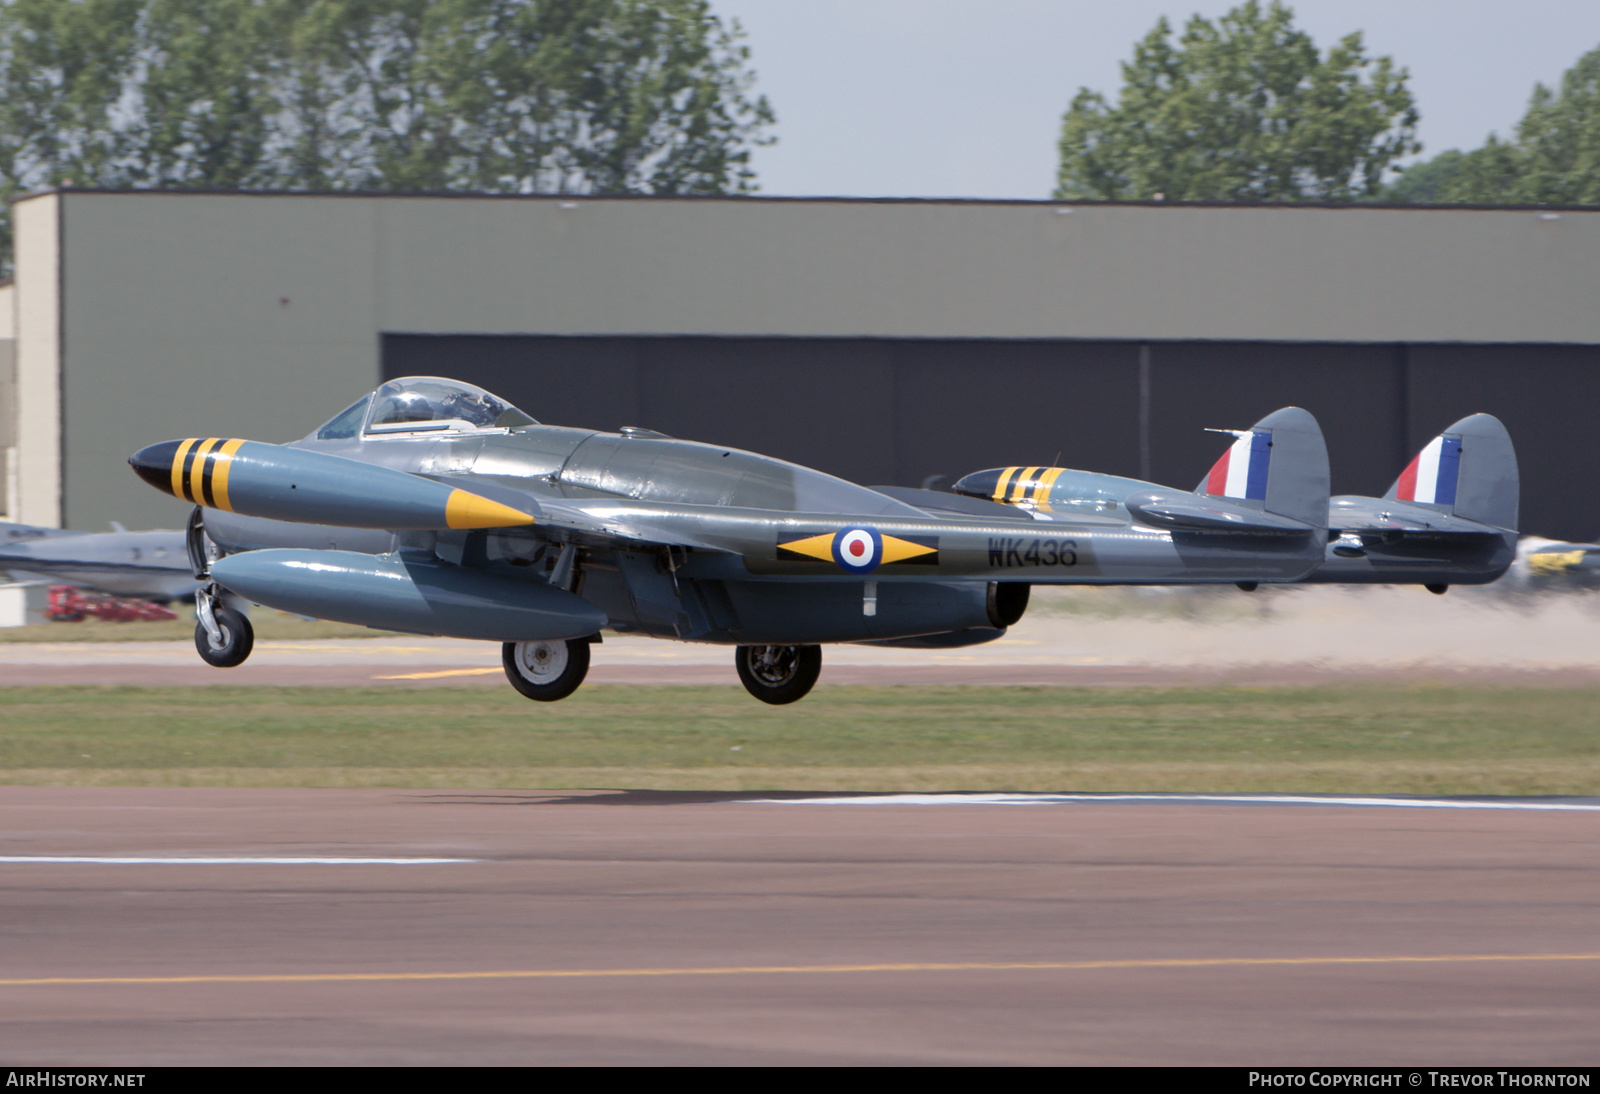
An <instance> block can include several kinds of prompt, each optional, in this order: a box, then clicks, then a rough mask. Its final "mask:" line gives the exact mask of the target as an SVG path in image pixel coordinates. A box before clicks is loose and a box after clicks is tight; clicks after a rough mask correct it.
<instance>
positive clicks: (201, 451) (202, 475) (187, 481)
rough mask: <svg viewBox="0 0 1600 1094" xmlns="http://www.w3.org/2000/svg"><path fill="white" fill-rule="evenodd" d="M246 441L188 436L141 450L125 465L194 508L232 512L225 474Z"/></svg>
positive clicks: (226, 475) (151, 483) (226, 474)
mask: <svg viewBox="0 0 1600 1094" xmlns="http://www.w3.org/2000/svg"><path fill="white" fill-rule="evenodd" d="M244 443H245V442H244V441H242V440H228V439H226V438H223V437H205V438H200V437H190V438H188V439H187V440H182V441H167V442H166V443H164V444H158V445H151V446H150V447H149V448H146V449H143V450H141V451H140V452H139V453H138V455H136V456H135V457H134V458H133V459H131V460H129V461H128V462H129V463H130V464H132V465H133V469H134V471H136V472H138V474H139V477H140V478H142V479H144V480H145V481H146V482H148V483H149V484H150V485H151V486H154V487H156V488H157V489H159V490H161V491H163V492H165V493H168V494H171V495H172V496H173V497H175V498H181V499H183V500H184V501H187V502H193V503H194V504H196V505H204V506H208V507H210V508H212V509H225V510H227V511H228V512H230V513H231V512H233V506H232V505H231V504H230V502H229V498H228V473H229V471H230V470H232V466H233V457H234V454H235V453H237V452H238V451H239V447H240V446H241V445H243V444H244Z"/></svg>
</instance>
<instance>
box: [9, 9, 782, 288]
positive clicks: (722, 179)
mask: <svg viewBox="0 0 1600 1094" xmlns="http://www.w3.org/2000/svg"><path fill="white" fill-rule="evenodd" d="M740 39H741V35H740V31H739V28H738V26H737V24H732V25H729V26H724V25H723V24H722V22H721V21H720V20H719V19H718V18H717V16H716V15H714V14H713V13H712V12H711V9H710V6H709V2H708V0H0V201H9V200H10V199H11V198H12V197H13V196H15V194H17V193H18V192H19V191H26V190H30V189H37V188H41V187H47V186H57V185H61V184H63V183H64V182H66V181H67V180H71V181H72V182H74V183H75V184H77V185H82V186H108V187H165V188H171V187H221V188H247V189H290V190H295V189H300V190H376V191H393V190H399V191H411V192H416V191H432V190H439V191H445V190H472V191H480V192H492V193H624V192H632V193H657V194H718V193H742V192H748V191H750V190H753V189H754V188H755V176H754V173H753V172H752V171H751V170H750V151H751V149H752V148H753V147H754V146H756V145H759V144H763V143H766V141H767V139H768V138H766V137H765V136H764V135H763V134H764V131H765V130H766V129H767V128H768V127H769V126H770V125H771V124H772V121H773V115H772V110H771V108H770V107H769V106H768V104H767V101H766V99H765V98H762V97H759V96H756V97H752V95H751V88H752V85H753V82H754V74H753V73H751V72H750V71H749V68H748V62H749V50H748V49H747V48H746V47H745V46H743V45H742V44H741V41H740ZM10 250H11V240H10V222H9V209H7V208H3V207H0V273H3V271H5V270H6V269H7V268H8V267H9V258H10Z"/></svg>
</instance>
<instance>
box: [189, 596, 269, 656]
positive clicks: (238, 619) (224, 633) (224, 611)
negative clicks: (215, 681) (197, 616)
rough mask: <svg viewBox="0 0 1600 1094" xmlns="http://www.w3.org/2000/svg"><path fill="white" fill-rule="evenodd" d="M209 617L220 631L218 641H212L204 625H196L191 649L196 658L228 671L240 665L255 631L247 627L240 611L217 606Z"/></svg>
mask: <svg viewBox="0 0 1600 1094" xmlns="http://www.w3.org/2000/svg"><path fill="white" fill-rule="evenodd" d="M211 617H212V619H213V620H214V621H215V622H216V624H217V630H218V631H220V632H221V634H220V641H216V642H213V641H212V640H211V636H210V635H209V634H208V633H206V625H205V624H204V623H196V624H195V625H194V648H195V649H196V650H198V651H200V659H201V660H202V661H204V662H205V663H206V664H208V665H211V666H213V667H215V668H219V669H231V668H233V667H234V666H235V665H242V664H244V660H245V658H246V657H249V656H250V651H251V649H253V648H254V647H255V644H256V632H255V628H253V627H252V626H250V620H249V618H247V617H246V616H245V614H244V613H243V612H236V611H234V610H233V609H232V608H225V607H223V606H222V605H221V604H217V605H215V606H213V607H212V609H211Z"/></svg>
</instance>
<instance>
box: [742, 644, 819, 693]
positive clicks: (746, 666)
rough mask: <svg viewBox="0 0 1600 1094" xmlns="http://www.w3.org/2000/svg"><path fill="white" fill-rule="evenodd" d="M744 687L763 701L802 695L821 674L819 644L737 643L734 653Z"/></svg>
mask: <svg viewBox="0 0 1600 1094" xmlns="http://www.w3.org/2000/svg"><path fill="white" fill-rule="evenodd" d="M733 663H734V665H735V666H736V667H737V668H738V670H739V682H740V683H742V684H744V689H745V690H746V691H748V692H749V693H750V694H751V695H754V696H755V697H756V698H757V699H760V700H761V701H762V702H763V703H772V704H773V705H775V706H776V705H780V704H783V703H792V702H794V701H795V700H796V699H802V698H804V697H805V694H806V692H808V691H810V690H811V688H812V686H813V685H814V684H816V682H817V677H818V676H820V675H822V647H821V646H740V647H739V648H738V650H737V651H736V652H735V653H734V655H733Z"/></svg>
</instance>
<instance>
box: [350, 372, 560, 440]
mask: <svg viewBox="0 0 1600 1094" xmlns="http://www.w3.org/2000/svg"><path fill="white" fill-rule="evenodd" d="M352 409H353V408H352ZM535 424H537V423H536V422H535V421H534V420H533V419H532V418H530V417H528V415H526V414H524V413H523V412H522V411H520V410H518V409H517V408H516V407H514V406H512V405H511V404H510V403H508V402H506V401H505V400H504V399H501V398H500V397H499V396H496V395H491V394H490V393H489V392H487V391H485V390H483V389H482V388H481V387H474V386H473V385H471V384H464V383H462V382H461V381H460V380H447V379H445V378H443V377H440V376H405V377H402V378H401V379H398V380H390V381H389V382H388V383H387V384H384V385H383V386H382V387H380V388H379V389H378V390H377V391H376V392H374V393H373V396H372V410H371V413H369V414H368V415H367V423H366V429H365V432H366V433H368V434H374V433H376V434H384V433H412V432H440V431H462V430H472V429H511V428H515V427H516V426H519V425H535Z"/></svg>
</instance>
